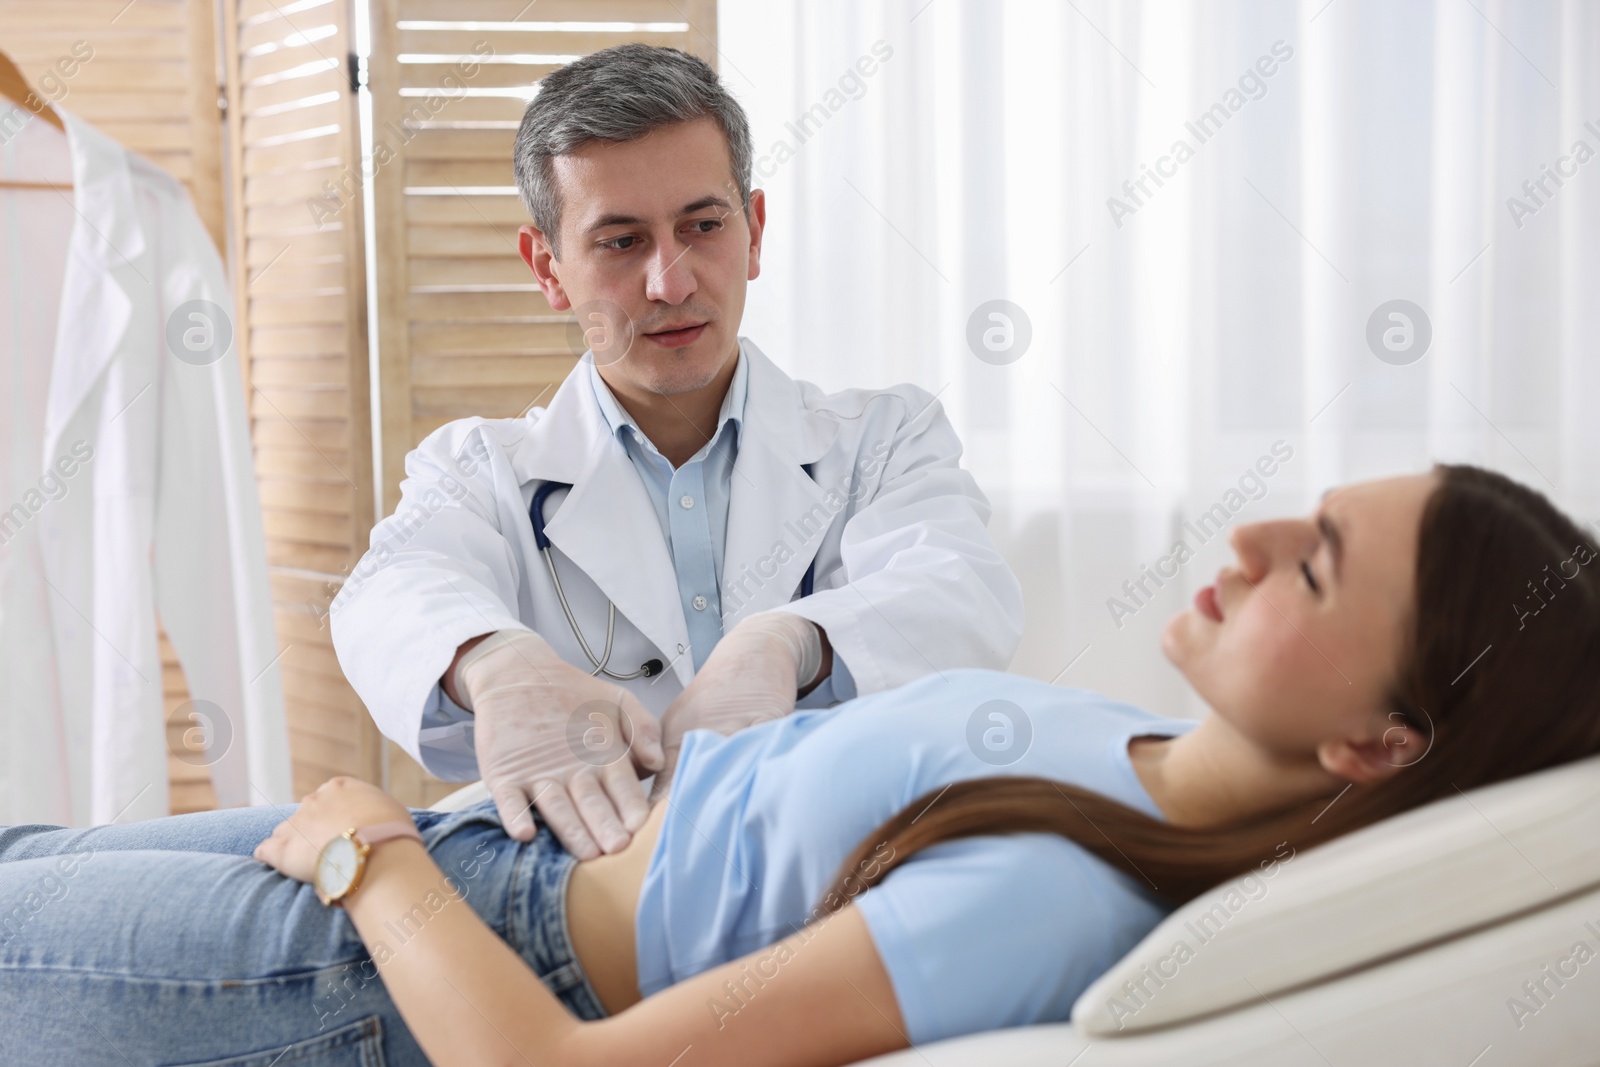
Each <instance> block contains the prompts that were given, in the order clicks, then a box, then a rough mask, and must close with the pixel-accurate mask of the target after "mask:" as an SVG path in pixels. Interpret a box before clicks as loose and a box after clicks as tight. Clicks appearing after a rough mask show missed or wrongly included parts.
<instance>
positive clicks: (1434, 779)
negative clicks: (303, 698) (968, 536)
mask: <svg viewBox="0 0 1600 1067" xmlns="http://www.w3.org/2000/svg"><path fill="white" fill-rule="evenodd" d="M1231 542H1232V545H1233V547H1234V549H1235V551H1236V553H1237V557H1238V559H1237V563H1236V565H1233V566H1229V567H1224V568H1223V569H1222V571H1221V572H1220V573H1219V574H1218V576H1217V581H1216V584H1215V585H1214V586H1208V587H1207V588H1205V589H1202V590H1201V591H1200V593H1199V595H1198V596H1197V597H1196V598H1195V604H1194V607H1193V609H1192V610H1189V611H1186V612H1184V613H1182V614H1181V615H1179V616H1177V617H1175V618H1174V619H1172V620H1171V621H1170V622H1169V623H1168V625H1167V627H1166V629H1165V631H1164V632H1163V634H1162V649H1163V651H1164V652H1165V654H1166V655H1167V657H1168V658H1169V659H1170V660H1171V661H1172V662H1173V663H1174V664H1175V665H1176V666H1177V667H1178V669H1179V670H1181V671H1182V672H1183V674H1184V676H1185V677H1186V679H1187V680H1188V681H1189V683H1190V684H1191V685H1192V686H1193V687H1194V689H1195V691H1196V692H1197V693H1198V694H1199V695H1200V696H1201V697H1202V698H1203V699H1204V700H1205V701H1206V703H1207V704H1208V705H1209V706H1210V707H1211V709H1212V713H1211V714H1210V715H1209V716H1208V717H1207V718H1206V719H1204V720H1203V721H1201V722H1199V723H1198V724H1195V723H1192V722H1189V721H1179V720H1172V719H1166V718H1162V717H1159V716H1156V715H1153V714H1151V713H1148V712H1145V711H1141V710H1139V709H1137V708H1132V707H1128V706H1126V705H1123V704H1118V703H1116V702H1113V701H1111V700H1108V699H1106V698H1104V697H1101V696H1098V695H1096V694H1093V693H1088V692H1084V691H1081V690H1071V689H1063V688H1059V687H1054V686H1050V685H1046V684H1044V683H1041V682H1036V681H1030V680H1027V679H1024V678H1019V677H1014V676H1010V675H1005V674H998V673H993V672H984V671H951V672H945V673H943V674H941V675H939V676H936V677H932V678H929V679H927V680H926V681H923V682H919V683H916V684H913V685H910V686H906V687H904V688H902V689H898V690H894V691H890V692H884V693H878V694H875V695H872V696H868V697H865V698H862V699H860V700H857V701H854V702H852V703H850V704H848V705H844V706H841V707H839V708H834V709H828V710H825V711H805V712H796V713H795V714H793V715H790V716H788V717H787V718H784V719H781V720H778V721H775V722H771V723H766V724H762V725H760V726H757V727H754V728H751V729H747V730H745V731H743V732H741V733H738V734H736V735H734V736H732V737H728V738H724V737H721V736H718V735H716V734H714V733H711V732H709V731H699V732H694V733H691V734H689V735H688V736H687V737H686V738H685V740H684V744H683V748H682V751H681V753H680V762H679V769H678V771H677V775H676V778H675V779H674V781H673V784H672V787H671V790H670V792H669V793H668V794H667V796H666V797H665V798H663V800H662V801H661V802H659V803H657V804H656V805H655V807H654V808H653V809H652V810H651V811H650V814H649V818H648V820H647V821H646V822H645V823H644V825H643V826H641V827H639V828H638V832H637V833H636V835H635V837H634V839H633V841H632V843H631V844H630V845H629V846H628V847H627V848H626V849H624V850H622V851H620V852H617V853H615V854H612V855H609V856H603V857H600V858H598V859H595V860H592V861H588V862H585V863H583V864H581V865H580V864H577V863H576V861H575V860H574V859H573V857H572V856H571V855H569V854H568V853H566V852H565V851H564V850H563V849H562V848H561V846H560V845H559V844H558V843H556V842H555V840H554V838H553V837H552V836H551V834H550V833H549V831H548V830H547V829H545V828H543V827H541V828H540V830H539V832H538V835H537V836H536V837H535V838H534V840H532V841H531V842H526V843H524V842H520V841H517V840H515V839H513V838H511V837H509V836H507V835H506V834H505V832H504V831H503V830H502V829H501V827H500V824H499V821H498V817H497V815H496V811H495V806H494V804H493V802H492V801H486V802H484V803H482V804H479V805H476V806H474V807H472V808H468V809H466V810H464V811H461V812H456V813H453V814H447V813H443V812H434V811H425V810H420V809H410V810H408V809H407V808H405V807H404V806H402V805H400V804H399V803H398V802H396V801H395V800H394V799H392V798H391V797H389V796H388V795H387V794H385V793H383V792H381V791H380V790H378V789H377V788H376V787H374V786H371V785H369V784H367V783H365V782H361V781H359V780H356V779H350V778H337V779H334V780H332V781H330V782H328V783H326V784H325V785H323V786H322V787H321V788H319V789H318V790H317V791H316V792H314V793H312V794H310V795H309V796H307V797H306V798H305V799H304V800H303V801H302V802H301V803H300V804H299V805H297V806H294V807H292V808H285V809H283V810H282V811H281V812H280V811H273V810H272V809H269V808H254V809H230V810H225V811H217V812H205V813H200V814H196V815H184V816H178V817H174V818H169V819H158V820H152V821H150V822H147V823H142V824H133V825H128V826H106V827H97V828H93V829H88V830H64V829H57V828H49V827H31V826H30V827H11V828H6V829H3V830H0V860H4V861H5V862H4V864H3V865H0V1004H3V1005H4V1006H5V1008H6V1009H7V1010H6V1011H5V1012H4V1025H3V1026H0V1062H4V1063H19V1064H20V1063H28V1064H47V1063H72V1064H75V1065H82V1064H91V1063H96V1064H97V1063H117V1064H123V1063H128V1064H135V1065H141V1067H142V1065H145V1064H158V1063H159V1064H191V1065H194V1064H223V1063H226V1064H229V1065H232V1067H244V1065H254V1067H269V1065H272V1064H283V1065H289V1064H296V1065H304V1064H317V1065H331V1064H352V1065H354V1064H365V1065H373V1064H380V1063H381V1064H388V1065H389V1067H401V1065H413V1064H418V1065H420V1064H424V1063H430V1062H431V1063H433V1064H437V1065H439V1067H449V1065H453V1064H463V1065H469V1064H470V1065H474V1067H478V1065H484V1064H539V1065H544V1064H631V1063H654V1064H659V1065H661V1067H666V1065H668V1064H673V1065H681V1067H688V1065H690V1064H745V1063H764V1064H796V1065H800V1064H819V1065H820V1064H844V1063H850V1062H853V1061H855V1060H857V1059H861V1058H864V1057H867V1056H870V1055H873V1054H877V1053H882V1052H887V1051H890V1050H893V1049H896V1048H901V1047H904V1046H906V1045H907V1044H908V1043H922V1042H927V1041H932V1040H936V1039H939V1038H944V1037H949V1036H952V1035H956V1034H961V1033H967V1032H971V1031H977V1030H986V1029H993V1028H997V1027H1003V1026H1012V1025H1020V1024H1025V1023H1033V1022H1040V1021H1046V1020H1059V1019H1063V1018H1065V1017H1066V1016H1067V1014H1068V1011H1069V1008H1070V1006H1071V1004H1072V1002H1073V1000H1074V999H1075V997H1076V996H1077V995H1078V993H1079V992H1081V991H1082V989H1083V988H1084V987H1085V986H1086V985H1087V984H1088V983H1089V982H1090V981H1092V980H1093V979H1094V978H1095V977H1096V976H1097V975H1098V974H1099V973H1101V972H1102V971H1103V970H1105V969H1106V968H1108V967H1109V966H1110V965H1111V964H1112V963H1113V962H1114V961H1115V960H1116V959H1117V958H1118V957H1119V956H1121V955H1122V954H1123V953H1125V952H1126V951H1127V950H1128V949H1129V948H1130V947H1132V945H1133V944H1134V943H1136V942H1137V941H1138V940H1139V939H1140V938H1141V937H1142V936H1143V935H1144V934H1145V933H1147V932H1148V931H1149V930H1150V929H1151V928H1152V927H1153V926H1154V925H1155V924H1156V923H1157V922H1159V921H1160V919H1161V918H1162V916H1163V915H1164V914H1166V913H1167V912H1168V911H1169V910H1170V909H1171V908H1172V907H1173V906H1175V905H1176V904H1178V903H1180V902H1182V901H1184V900H1186V899H1188V898H1190V897H1192V896H1194V895H1195V894H1197V893H1199V892H1201V891H1202V890H1204V889H1206V888H1207V887H1210V886H1212V885H1215V884H1216V883H1218V882H1221V881H1223V880H1225V879H1227V878H1228V877H1230V876H1232V875H1235V874H1239V873H1242V872H1244V871H1245V870H1247V869H1249V868H1250V867H1252V866H1253V865H1257V864H1259V863H1263V862H1266V861H1271V860H1273V859H1275V858H1282V857H1283V856H1285V855H1289V854H1292V853H1291V851H1290V850H1299V849H1304V848H1306V847H1309V846H1311V845H1315V844H1317V843H1319V842H1322V841H1325V840H1327V839H1329V838H1332V837H1335V836H1337V835H1339V834H1342V833H1346V832H1348V831H1350V830H1353V829H1355V828H1357V827H1361V826H1364V825H1366V824H1369V823H1372V822H1374V821H1376V820H1378V819H1381V818H1384V817H1386V816H1389V815H1393V814H1395V813H1397V812H1400V811H1403V810H1405V809H1407V808H1411V807H1414V806H1416V805H1419V804H1423V803H1426V802H1428V801H1432V800H1435V799H1439V798H1442V797H1447V796H1454V795H1456V790H1457V789H1458V788H1459V789H1462V790H1466V789H1471V788H1473V787H1476V786H1481V785H1485V784H1487V783H1490V782H1493V781H1496V780H1499V779H1503V778H1506V777H1509V776H1513V775H1519V774H1525V773H1528V772H1530V771H1534V770H1537V769H1539V768H1542V767H1547V766H1550V765H1552V764H1556V763H1560V762H1562V761H1564V760H1571V759H1575V758H1578V757H1581V756H1586V755H1589V754H1592V753H1595V752H1596V751H1597V750H1600V579H1597V577H1596V575H1597V573H1600V566H1592V565H1591V564H1592V563H1593V562H1594V559H1595V555H1596V553H1597V551H1600V550H1597V548H1596V545H1595V542H1594V540H1593V539H1592V538H1590V537H1589V536H1588V535H1587V534H1586V532H1585V531H1583V530H1581V529H1580V528H1579V527H1578V526H1577V525H1576V524H1574V523H1573V522H1571V521H1569V520H1568V519H1566V518H1565V517H1563V516H1562V515H1561V514H1560V513H1559V512H1557V511H1556V510H1555V509H1554V508H1553V507H1551V505H1550V504H1549V503H1548V502H1547V501H1546V500H1545V499H1544V498H1543V497H1541V496H1540V495H1539V494H1537V493H1535V492H1532V491H1530V490H1528V489H1526V488H1524V487H1522V486H1519V485H1517V484H1515V483H1513V482H1510V481H1508V480H1506V479H1505V478H1503V477H1501V476H1499V475H1496V474H1492V473H1489V472H1486V471H1483V470H1479V469H1476V468H1473V467H1459V466H1441V467H1436V468H1434V470H1432V471H1431V472H1429V473H1427V474H1421V475H1415V476H1409V477H1402V478H1393V479H1387V480H1383V481H1376V482H1366V483H1360V484H1355V485H1351V486H1347V487H1344V488H1340V489H1337V490H1334V491H1333V492H1331V493H1330V494H1328V495H1327V496H1326V497H1325V498H1324V500H1323V502H1322V504H1321V505H1320V507H1319V508H1318V510H1317V512H1316V513H1315V514H1314V515H1313V516H1311V517H1310V518H1308V519H1304V520H1284V521H1274V522H1263V523H1256V524H1254V525H1250V526H1243V527H1239V528H1237V529H1235V530H1234V531H1233V533H1232V536H1231ZM285 813H290V814H289V817H288V818H287V819H283V818H282V816H283V814H285ZM395 820H406V821H413V822H414V823H415V825H416V827H417V828H418V830H420V831H421V834H422V838H423V840H422V842H421V843H419V842H417V841H415V840H413V839H410V838H406V837H399V838H395V839H392V840H389V841H385V842H382V843H380V844H377V845H376V846H374V850H373V852H372V853H371V855H370V858H369V862H368V865H367V868H366V871H365V875H364V877H363V879H362V881H361V883H360V884H359V886H358V887H357V888H356V889H355V890H353V891H352V892H351V893H350V894H349V895H348V896H347V897H345V898H344V900H343V901H342V902H341V906H335V907H325V906H324V905H323V904H322V903H321V902H320V901H319V899H318V897H317V896H316V895H315V893H314V892H313V890H312V888H311V887H310V886H308V885H306V884H305V882H306V881H307V880H308V879H310V878H311V876H312V873H313V867H314V863H315V860H316V857H317V854H318V851H319V849H320V847H321V846H322V845H323V844H324V843H325V842H327V841H328V840H329V839H330V838H333V837H335V836H337V835H339V834H340V833H342V832H344V831H345V830H346V829H348V828H350V827H363V826H370V825H372V824H376V823H383V822H390V821H395Z"/></svg>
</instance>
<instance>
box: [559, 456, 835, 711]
mask: <svg viewBox="0 0 1600 1067" xmlns="http://www.w3.org/2000/svg"><path fill="white" fill-rule="evenodd" d="M801 469H802V470H804V471H805V472H806V476H807V477H810V476H811V465H810V464H806V465H805V466H804V467H802V468H801ZM571 488H572V485H571V483H570V482H544V483H542V484H541V485H540V486H539V488H537V489H535V490H534V491H533V501H532V503H530V504H529V505H528V518H529V519H530V520H531V521H532V522H533V543H534V544H535V545H536V546H538V549H539V552H540V554H541V555H543V556H544V565H545V567H547V568H548V569H549V571H550V583H551V584H552V585H554V586H555V587H556V599H558V600H560V601H561V610H562V612H564V613H565V614H566V616H567V625H568V626H570V627H572V636H573V637H575V638H577V639H578V647H579V648H581V649H583V654H584V655H585V656H587V657H588V659H589V662H590V663H592V664H594V670H592V671H590V672H589V673H590V674H591V675H595V674H603V675H605V676H606V677H607V678H614V679H616V680H617V681H619V682H627V681H631V680H632V679H634V678H653V677H654V676H656V675H658V674H660V673H661V672H662V671H663V670H665V669H666V666H665V664H663V663H662V662H661V661H660V660H658V659H647V660H645V661H644V662H643V663H641V664H639V669H638V670H636V671H633V672H632V673H630V674H618V673H617V672H616V671H614V670H611V669H610V668H609V667H608V666H607V664H609V663H610V662H611V640H612V638H613V637H614V636H615V634H616V629H617V605H616V603H615V602H613V601H610V600H607V601H606V647H605V651H604V652H602V653H601V654H600V655H599V656H598V657H596V656H595V654H594V652H593V651H592V650H590V648H589V642H588V641H587V640H586V639H585V638H584V636H583V631H582V630H580V629H579V628H578V620H577V619H576V618H575V617H574V616H573V614H572V606H571V605H570V604H568V603H567V594H566V592H565V591H564V590H563V589H562V588H561V576H560V575H559V574H557V573H556V561H555V557H554V556H553V555H551V553H550V538H549V537H548V536H546V535H545V532H544V502H545V500H546V499H547V498H548V497H549V496H550V494H551V493H553V492H555V491H556V490H557V489H571ZM816 578H817V561H816V559H815V558H814V557H813V559H812V560H811V563H810V565H809V566H807V567H806V573H805V576H804V577H802V578H801V579H800V595H801V596H803V597H807V596H810V595H811V593H812V590H813V589H814V588H815V586H816Z"/></svg>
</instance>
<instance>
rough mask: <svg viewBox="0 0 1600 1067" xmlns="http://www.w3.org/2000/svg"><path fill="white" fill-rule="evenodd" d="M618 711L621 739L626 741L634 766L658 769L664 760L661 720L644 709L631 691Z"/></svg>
mask: <svg viewBox="0 0 1600 1067" xmlns="http://www.w3.org/2000/svg"><path fill="white" fill-rule="evenodd" d="M620 711H621V713H622V714H621V716H620V717H621V719H622V739H623V740H624V741H625V742H627V745H628V755H629V757H630V758H631V761H632V763H633V764H634V766H636V767H638V768H640V769H641V770H648V771H657V770H660V769H661V765H662V763H663V762H664V760H665V754H664V753H663V752H662V750H661V720H660V719H658V718H656V717H655V716H654V715H652V714H650V713H649V712H648V711H646V710H645V709H644V706H643V705H642V704H640V703H639V701H638V698H636V697H635V696H634V695H633V694H632V693H628V694H627V700H625V701H623V702H622V704H621V706H620Z"/></svg>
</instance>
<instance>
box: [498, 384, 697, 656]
mask: <svg viewBox="0 0 1600 1067" xmlns="http://www.w3.org/2000/svg"><path fill="white" fill-rule="evenodd" d="M588 373H589V371H588V367H586V366H585V365H584V364H583V363H579V364H578V366H577V367H575V368H573V370H572V373H570V374H568V375H567V377H566V380H565V381H563V382H562V383H561V388H560V389H558V390H557V391H556V395H555V396H554V397H552V398H551V400H550V406H549V408H547V409H546V411H545V413H544V415H543V416H542V417H541V418H540V419H539V421H538V422H537V423H535V424H534V427H533V430H532V431H531V432H530V433H529V435H528V438H527V439H526V442H525V444H524V449H523V451H522V454H521V456H520V457H519V459H520V462H519V463H518V464H517V467H516V469H517V474H518V477H519V478H520V479H521V482H522V485H523V486H524V487H526V488H527V495H531V494H532V488H534V487H532V486H530V484H529V483H531V482H544V481H554V482H565V483H568V484H570V485H571V486H572V491H571V492H570V493H568V494H567V495H566V498H565V499H564V500H562V501H560V503H559V505H558V504H557V503H555V501H554V498H552V502H551V504H550V505H549V509H550V513H549V514H548V517H547V518H546V521H545V533H546V534H547V535H548V536H549V538H550V541H551V543H552V544H553V545H554V546H555V547H556V549H557V550H558V552H557V559H556V566H557V567H558V568H561V569H562V573H561V578H562V582H563V583H564V585H565V586H566V587H567V597H568V599H569V600H573V599H576V598H575V597H574V596H573V589H574V588H576V587H577V584H578V582H577V580H576V579H575V578H569V577H568V575H569V574H572V570H571V569H569V568H576V569H577V570H579V571H582V572H583V573H584V574H585V575H587V576H588V578H589V580H590V581H592V582H594V584H595V585H597V586H598V587H599V588H600V592H601V594H602V595H604V596H605V597H606V598H607V599H608V600H610V601H611V603H613V604H615V605H616V606H617V612H618V613H619V614H621V615H623V616H624V617H626V618H627V620H628V621H629V622H631V623H632V624H633V625H634V627H635V628H636V629H638V631H639V632H640V633H642V634H644V636H645V637H646V638H648V639H649V640H650V642H651V643H652V644H653V645H655V646H656V648H657V649H659V650H660V652H661V654H662V660H663V661H664V662H671V661H673V660H674V659H675V658H676V660H677V663H676V664H675V665H674V668H673V669H674V671H675V672H676V673H677V674H678V676H679V678H680V679H681V680H683V681H684V682H687V681H688V679H689V678H690V677H691V676H692V675H693V673H694V662H693V660H692V659H691V658H690V657H688V656H684V655H679V654H678V646H680V645H685V646H687V644H688V642H689V631H688V627H687V626H686V625H685V624H684V621H683V605H682V603H681V601H680V600H679V597H678V582H677V577H676V575H675V573H674V572H673V569H672V557H671V555H670V553H669V552H668V551H667V545H666V542H665V541H663V540H662V537H661V523H660V520H659V519H658V518H657V517H656V512H655V507H654V505H652V504H651V503H650V497H649V494H648V493H647V492H646V491H645V487H644V483H643V482H642V481H641V480H640V475H639V473H638V472H637V471H636V470H634V468H633V461H632V460H631V459H629V458H628V453H627V450H626V449H625V448H623V446H622V442H621V441H618V440H617V438H616V435H615V434H613V433H612V432H611V428H610V427H609V426H608V425H606V421H605V419H604V417H603V416H602V415H601V414H600V409H599V406H598V405H597V404H596V403H595V398H594V391H593V389H592V388H591V387H590V384H589V380H588ZM561 556H565V557H566V560H562V559H561V558H560V557H561ZM536 565H538V566H542V563H541V564H536ZM573 613H574V614H575V615H579V620H578V621H579V624H580V625H581V626H583V627H584V633H585V635H586V636H587V637H588V638H589V643H590V646H591V647H593V648H594V649H595V654H596V655H598V654H599V651H600V648H601V646H602V645H603V644H604V643H605V631H604V629H603V627H604V625H605V614H604V608H603V607H602V608H601V610H600V612H599V613H598V614H597V615H593V616H590V617H584V616H583V614H582V613H581V612H580V609H579V608H578V607H577V606H576V605H574V607H573ZM631 666H632V665H630V669H631Z"/></svg>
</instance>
